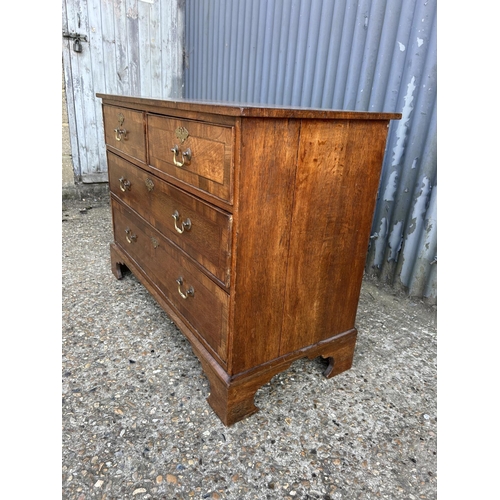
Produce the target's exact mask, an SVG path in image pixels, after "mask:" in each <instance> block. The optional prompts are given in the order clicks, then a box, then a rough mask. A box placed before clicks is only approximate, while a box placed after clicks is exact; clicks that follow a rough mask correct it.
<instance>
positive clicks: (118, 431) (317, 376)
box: [62, 196, 437, 500]
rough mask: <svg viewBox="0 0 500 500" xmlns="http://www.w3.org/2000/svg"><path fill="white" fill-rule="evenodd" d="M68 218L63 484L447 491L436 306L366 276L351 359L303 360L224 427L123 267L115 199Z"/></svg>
mask: <svg viewBox="0 0 500 500" xmlns="http://www.w3.org/2000/svg"><path fill="white" fill-rule="evenodd" d="M62 220H63V222H62V237H63V241H62V258H63V262H62V265H63V268H62V279H63V283H62V299H63V304H62V313H63V318H62V325H63V332H62V355H63V360H62V392H63V395H62V498H63V499H75V500H85V499H91V498H96V499H101V500H104V499H106V500H111V499H119V500H127V499H136V500H142V499H169V500H170V499H191V498H193V499H204V498H209V499H241V500H244V499H259V500H260V499H313V498H317V499H363V500H369V499H380V498H389V499H404V500H408V499H435V498H437V475H436V474H437V465H436V464H437V456H436V453H437V445H436V439H437V437H436V434H437V429H436V428H437V415H436V411H437V409H436V400H437V398H436V392H437V387H436V386H437V370H436V311H435V308H434V307H432V306H429V305H426V304H424V303H423V302H421V301H419V300H415V299H410V298H407V297H402V296H400V295H397V294H395V292H393V291H391V290H387V289H385V288H384V287H383V286H381V285H380V284H379V283H375V282H370V281H368V280H365V281H364V283H363V288H362V293H361V299H360V305H359V310H358V316H357V325H356V326H357V328H358V331H359V334H358V343H357V347H356V353H355V357H354V364H353V368H352V369H351V370H349V371H348V372H344V373H343V374H341V375H338V376H337V377H334V378H333V379H330V380H327V379H325V378H324V377H323V376H322V374H321V372H322V370H323V369H324V362H323V361H322V360H320V359H317V360H314V361H307V360H300V361H297V362H296V363H294V364H293V365H292V366H291V367H290V369H288V370H287V371H285V372H283V373H281V374H279V375H277V376H276V377H274V378H273V379H272V381H271V382H270V383H268V384H266V385H265V386H263V387H262V388H261V389H260V390H259V391H258V392H257V394H256V397H255V403H256V405H257V406H258V407H259V408H260V411H259V412H258V413H256V414H255V415H253V416H251V417H249V418H247V419H245V420H243V421H241V422H238V423H237V424H235V425H234V426H232V427H229V428H227V427H225V426H224V425H223V424H222V423H221V422H220V420H219V419H218V418H217V416H216V415H215V414H214V413H213V411H212V410H211V408H210V407H209V405H208V403H207V402H206V397H207V396H208V393H209V385H208V382H207V379H206V377H205V375H204V374H203V372H202V370H201V365H200V363H199V362H198V360H197V358H196V357H195V356H194V354H193V352H192V350H191V348H190V345H189V343H188V342H187V340H186V339H185V338H184V337H183V335H182V334H181V333H180V332H179V330H178V329H177V328H176V326H175V325H174V324H173V323H172V322H171V321H170V320H169V318H168V317H167V316H166V314H165V313H164V312H163V311H162V309H161V308H160V307H159V306H158V305H157V303H156V302H155V301H154V299H153V298H152V297H151V296H150V295H149V293H148V292H147V291H146V290H145V289H144V288H143V286H142V285H141V284H140V283H139V282H138V281H137V279H136V278H135V277H134V276H133V275H132V274H130V273H127V274H126V275H125V277H124V278H123V279H122V280H120V281H118V280H116V279H115V277H114V276H113V274H112V273H111V270H110V263H109V243H110V242H111V239H112V232H111V214H110V208H109V198H107V197H106V196H104V197H103V198H101V199H92V200H78V201H77V200H65V201H63V211H62Z"/></svg>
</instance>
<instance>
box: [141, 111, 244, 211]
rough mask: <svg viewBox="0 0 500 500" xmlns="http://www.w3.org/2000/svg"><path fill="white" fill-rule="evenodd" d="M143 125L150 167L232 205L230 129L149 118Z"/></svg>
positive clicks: (155, 116) (162, 117)
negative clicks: (145, 130) (144, 126)
mask: <svg viewBox="0 0 500 500" xmlns="http://www.w3.org/2000/svg"><path fill="white" fill-rule="evenodd" d="M147 123H148V148H149V164H150V165H151V166H153V167H155V168H157V169H159V170H161V171H162V172H164V173H166V174H168V175H169V176H171V177H172V178H173V179H175V180H177V181H181V182H182V183H185V184H187V185H189V186H192V187H194V188H196V189H199V190H201V191H204V192H206V193H209V194H211V195H214V196H216V197H218V198H220V199H222V200H224V201H227V202H229V203H231V202H232V165H233V142H234V141H233V128H232V127H227V126H221V125H214V124H209V123H203V122H197V121H192V120H181V119H178V118H170V117H166V116H157V115H152V114H149V115H147ZM172 150H174V151H175V152H173V151H172Z"/></svg>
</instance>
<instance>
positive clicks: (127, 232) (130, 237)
mask: <svg viewBox="0 0 500 500" xmlns="http://www.w3.org/2000/svg"><path fill="white" fill-rule="evenodd" d="M125 239H126V240H127V241H128V242H129V243H133V242H135V241H137V235H135V234H132V231H131V230H130V229H129V228H128V227H127V229H125Z"/></svg>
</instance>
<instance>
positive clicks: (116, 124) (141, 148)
mask: <svg viewBox="0 0 500 500" xmlns="http://www.w3.org/2000/svg"><path fill="white" fill-rule="evenodd" d="M103 114H104V135H105V139H106V144H108V145H109V146H112V147H113V148H116V149H118V150H120V151H122V152H123V153H125V154H127V155H129V156H132V157H134V158H137V159H138V160H140V161H142V162H145V161H146V134H145V127H144V115H143V113H142V112H140V111H133V110H130V109H126V108H118V107H116V106H106V105H105V106H103Z"/></svg>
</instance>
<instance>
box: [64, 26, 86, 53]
mask: <svg viewBox="0 0 500 500" xmlns="http://www.w3.org/2000/svg"><path fill="white" fill-rule="evenodd" d="M63 37H64V38H72V39H73V40H74V42H73V50H74V51H75V52H82V50H83V47H82V40H83V41H84V42H87V41H88V40H87V35H81V34H80V33H68V32H67V31H63Z"/></svg>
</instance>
